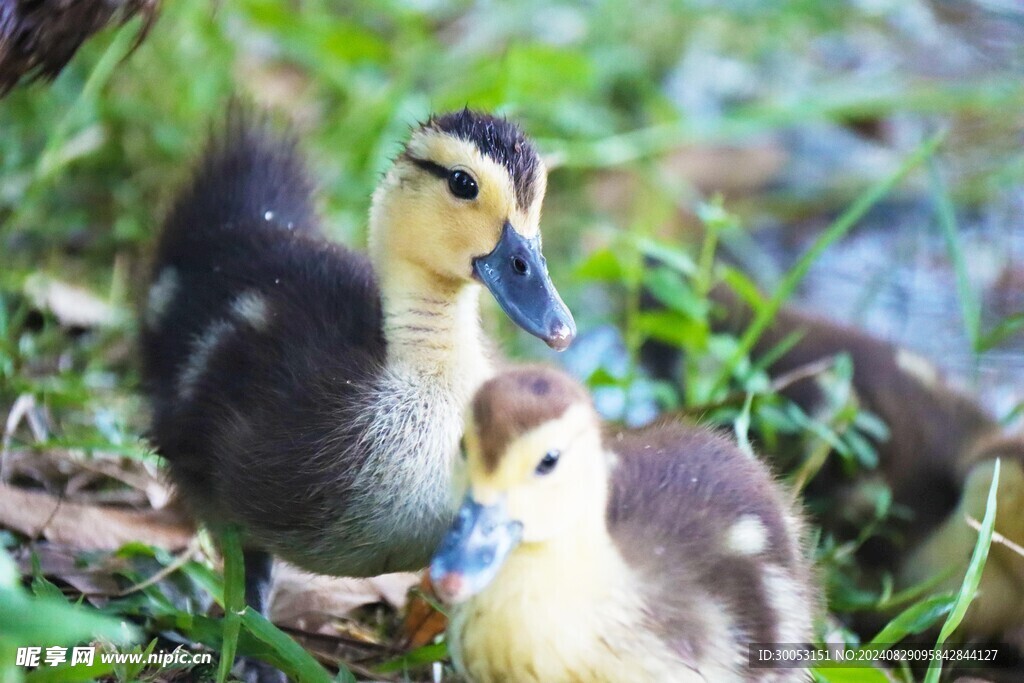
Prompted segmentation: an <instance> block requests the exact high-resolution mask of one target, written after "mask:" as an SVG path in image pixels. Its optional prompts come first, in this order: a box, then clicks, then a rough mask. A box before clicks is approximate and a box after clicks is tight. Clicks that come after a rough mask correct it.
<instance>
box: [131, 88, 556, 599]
mask: <svg viewBox="0 0 1024 683" xmlns="http://www.w3.org/2000/svg"><path fill="white" fill-rule="evenodd" d="M545 187H546V171H545V168H544V165H543V163H542V161H541V159H540V157H539V156H538V154H537V152H536V151H535V149H534V147H533V145H532V144H531V142H530V140H529V139H528V138H527V137H526V136H525V135H524V134H523V133H522V131H521V130H520V129H519V128H518V127H517V126H516V125H514V124H513V123H510V122H508V121H506V120H504V119H500V118H496V117H493V116H490V115H487V114H482V113H476V112H473V111H470V110H468V109H467V110H464V111H459V112H455V113H451V114H445V115H441V116H434V117H432V118H430V119H429V120H428V121H427V122H426V123H424V124H422V125H420V126H418V127H416V128H415V129H414V130H413V131H412V134H411V137H410V139H409V141H408V143H407V144H406V145H405V148H404V149H403V150H402V152H401V154H399V155H398V157H397V158H396V160H395V161H394V163H393V165H392V167H391V168H390V170H388V171H387V173H386V175H385V176H384V177H383V179H382V181H381V184H380V186H379V187H378V188H377V190H376V192H375V193H374V195H373V200H372V208H371V211H370V219H369V242H370V254H369V258H367V257H366V256H363V255H361V254H357V253H355V252H353V251H351V250H349V249H347V248H345V247H343V246H341V245H339V244H336V243H333V242H331V241H329V240H328V239H326V238H325V237H324V235H323V234H322V233H321V231H320V227H319V223H318V220H317V217H316V212H315V210H314V206H313V203H314V200H313V183H312V181H311V180H310V177H309V175H308V173H307V171H306V169H305V167H304V164H303V161H302V159H301V157H300V155H299V153H298V151H297V145H296V141H295V139H294V138H293V137H292V136H289V135H279V134H276V133H274V132H273V130H272V128H271V126H270V125H269V124H268V123H266V121H265V119H264V118H261V117H260V116H258V115H255V114H253V113H252V112H251V111H248V110H246V108H244V107H239V106H233V107H231V108H229V113H228V116H227V124H226V126H225V127H224V129H223V130H222V131H221V132H220V133H218V134H215V135H214V136H213V138H212V139H211V141H210V142H209V144H208V147H207V150H206V152H205V154H204V155H203V157H202V159H201V161H200V163H199V165H198V168H197V170H196V172H195V175H194V177H193V179H192V181H191V183H190V184H188V185H187V186H186V187H185V188H184V189H183V190H182V191H181V193H180V194H179V195H178V197H177V199H176V200H175V202H174V204H173V208H172V209H171V211H170V213H169V216H168V218H167V220H166V223H165V225H164V227H163V232H162V235H161V237H160V241H159V244H158V246H157V250H156V259H155V268H154V276H153V281H152V284H151V286H150V288H149V292H148V301H147V305H146V311H145V315H144V321H143V328H144V329H143V333H142V339H141V342H142V343H141V346H142V355H143V377H144V380H145V385H146V387H147V389H148V393H149V397H150V402H151V404H152V411H153V421H152V428H151V431H152V439H153V442H154V443H155V445H156V446H157V448H158V450H159V452H160V453H161V454H162V455H163V456H164V457H165V458H166V460H167V461H168V463H169V464H170V473H171V475H172V478H173V480H174V482H175V483H176V484H177V486H178V487H179V489H180V491H181V492H182V493H183V495H184V496H185V498H186V499H187V500H188V501H189V502H190V504H191V506H192V507H193V508H194V509H195V510H196V511H197V512H198V514H199V516H200V517H201V519H203V520H204V521H205V522H206V523H207V524H208V525H210V526H212V527H213V528H220V527H223V526H225V525H234V526H237V527H239V528H240V529H241V531H242V534H243V542H244V543H245V545H246V546H247V547H248V548H249V549H250V550H251V551H253V552H251V553H250V554H249V555H247V557H246V560H247V564H248V565H249V569H248V570H247V571H248V572H250V579H252V581H251V582H250V584H249V585H248V591H247V592H248V598H249V600H250V604H252V605H254V606H261V605H260V603H262V602H263V601H264V599H265V597H266V596H265V590H266V585H265V581H262V580H261V578H260V577H262V578H263V579H266V578H267V575H268V574H269V568H270V562H269V558H268V557H267V556H266V555H265V554H262V553H264V552H269V553H272V554H273V555H276V556H279V557H281V558H284V559H287V560H288V561H290V562H292V563H294V564H296V565H298V566H300V567H302V568H304V569H306V570H309V571H312V572H319V573H324V574H333V575H344V576H371V575H376V574H381V573H385V572H393V571H399V570H415V569H419V568H422V567H423V566H425V565H426V564H427V562H428V561H429V559H430V555H431V552H432V551H433V549H434V548H435V547H436V545H437V543H438V541H439V540H440V538H441V536H442V535H443V533H444V531H445V529H446V527H447V526H448V524H449V522H450V521H451V519H452V514H453V512H454V508H455V505H454V502H453V501H452V500H451V498H450V495H449V483H450V482H449V480H450V472H451V462H452V459H453V457H454V455H455V454H456V453H457V451H458V448H457V446H458V442H459V438H460V436H461V433H462V419H461V415H462V411H463V409H464V407H465V405H466V404H467V403H468V401H469V400H470V398H471V396H472V394H473V392H474V391H475V389H476V388H477V387H478V386H479V385H480V384H481V383H482V382H483V381H484V380H486V379H487V378H488V377H489V376H490V375H491V374H492V373H493V370H492V367H493V363H494V359H493V358H492V354H491V353H490V351H489V349H488V346H487V342H486V339H485V335H484V333H483V331H482V329H481V326H480V320H479V312H478V306H479V304H478V300H479V293H480V289H481V285H482V286H483V287H486V288H487V289H488V290H490V292H491V293H492V294H493V296H494V297H495V299H496V300H497V301H498V303H499V304H500V305H501V307H502V308H503V309H504V310H505V312H506V313H507V314H508V315H509V316H510V317H511V318H512V320H513V321H515V322H516V323H518V324H519V325H520V326H521V327H523V328H524V329H526V330H527V331H528V332H531V333H532V334H534V335H536V336H538V337H540V338H541V339H543V340H544V341H545V342H547V343H548V344H549V345H550V346H552V347H553V348H555V349H559V350H561V349H564V348H565V347H566V346H568V345H569V343H570V342H571V341H572V339H573V337H574V335H575V332H576V330H575V323H574V322H573V319H572V316H571V314H570V313H569V311H568V309H567V308H566V306H565V304H564V303H563V302H562V300H561V298H560V297H559V295H558V292H557V291H556V290H555V288H554V285H553V284H552V283H551V280H550V278H549V276H548V271H547V266H546V262H545V260H544V257H543V255H542V252H541V239H540V232H539V224H540V213H541V203H542V201H543V197H544V193H545Z"/></svg>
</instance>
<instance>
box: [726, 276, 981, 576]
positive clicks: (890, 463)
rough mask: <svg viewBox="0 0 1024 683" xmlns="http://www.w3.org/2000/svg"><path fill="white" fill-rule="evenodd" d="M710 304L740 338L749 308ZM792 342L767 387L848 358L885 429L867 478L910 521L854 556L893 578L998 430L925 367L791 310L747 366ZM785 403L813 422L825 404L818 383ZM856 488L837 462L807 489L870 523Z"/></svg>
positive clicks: (950, 505) (809, 380)
mask: <svg viewBox="0 0 1024 683" xmlns="http://www.w3.org/2000/svg"><path fill="white" fill-rule="evenodd" d="M712 299H713V301H714V302H715V303H717V304H718V305H719V306H720V308H721V313H722V316H721V317H720V318H719V320H718V322H717V323H716V326H717V329H719V330H721V331H730V332H734V333H740V332H741V331H742V330H744V329H745V328H746V326H747V325H748V324H749V323H750V321H751V317H752V314H751V311H750V308H749V307H748V306H747V305H746V304H745V303H744V302H742V301H740V300H739V299H738V298H737V297H736V295H735V294H733V293H732V292H731V291H728V290H727V289H726V288H724V287H718V288H716V289H715V290H714V291H713V292H712ZM794 334H795V335H799V341H797V342H796V343H795V344H794V345H793V346H792V348H790V349H789V350H788V351H787V352H786V353H784V354H783V355H782V356H781V357H779V358H778V359H777V360H775V361H774V362H773V363H772V364H771V365H770V366H769V367H768V372H769V375H770V376H771V377H772V378H779V377H782V376H784V375H786V374H787V373H791V372H794V371H796V370H799V369H800V368H806V367H808V366H811V365H813V364H815V363H818V362H820V361H823V360H828V359H831V358H834V357H836V356H838V355H840V354H848V355H849V356H850V359H851V360H852V365H853V379H852V384H853V389H854V391H855V392H856V396H857V400H858V402H859V404H860V405H861V406H862V407H863V408H865V409H867V410H868V411H870V412H871V413H873V414H875V415H876V416H878V417H879V418H881V420H882V421H883V422H884V423H885V424H886V426H887V427H888V430H889V437H888V439H885V440H880V441H875V442H874V444H873V445H874V446H875V448H876V450H877V452H878V456H879V464H878V467H877V469H876V470H874V471H872V472H870V473H866V474H865V477H866V478H868V479H872V480H876V481H879V482H881V483H884V484H885V485H887V486H888V487H889V488H890V489H891V490H892V499H893V503H894V504H895V505H897V506H899V507H900V508H902V509H903V510H907V511H910V513H911V515H910V516H909V517H908V518H901V519H896V520H893V522H894V528H893V529H892V530H893V531H894V532H895V534H896V535H895V536H893V537H891V538H879V537H876V538H873V539H871V540H870V541H869V542H868V543H866V544H865V545H864V546H862V547H861V548H860V550H859V552H858V556H859V557H860V558H861V560H862V561H863V562H864V563H865V565H866V566H868V567H873V568H875V569H877V570H879V571H894V570H895V569H896V568H897V566H898V563H899V560H900V557H901V556H902V554H903V553H904V552H905V551H906V549H907V548H908V547H909V546H910V545H912V544H913V543H914V542H915V539H920V538H923V537H924V536H925V535H927V534H928V533H930V532H931V531H932V530H933V529H934V528H935V527H936V526H938V525H939V524H941V523H942V521H943V520H945V519H946V517H947V516H948V515H949V514H950V512H951V511H952V510H953V509H954V508H955V507H956V505H957V502H958V500H959V499H960V491H961V487H962V485H963V481H962V476H961V473H960V472H959V470H958V467H959V465H958V462H959V461H960V460H961V459H962V458H963V457H964V456H965V454H966V453H967V452H969V451H970V450H971V448H972V447H973V444H975V443H976V442H977V441H978V439H980V438H983V437H984V436H986V435H988V434H992V433H996V432H998V431H999V426H998V424H997V423H996V421H995V420H994V419H992V418H991V417H990V416H989V415H988V414H986V413H985V411H984V410H982V408H981V407H980V406H979V405H978V403H977V402H976V401H975V400H974V399H973V398H972V397H970V396H968V395H966V394H964V393H962V392H960V391H958V390H957V389H955V388H954V387H952V386H951V385H950V384H949V383H948V382H947V381H946V380H945V378H944V377H943V376H942V374H941V373H940V372H939V371H938V370H937V369H936V368H935V367H934V366H933V365H932V364H931V363H930V362H928V361H927V360H926V359H924V358H922V357H920V356H918V355H916V354H914V353H913V352H911V351H908V350H907V349H903V348H900V347H899V346H896V345H894V344H890V343H888V342H886V341H883V340H881V339H878V338H876V337H874V336H872V335H870V334H867V333H865V332H863V331H861V330H858V329H856V328H854V327H851V326H848V325H842V324H839V323H835V322H831V321H829V320H826V319H824V318H821V317H819V316H814V315H810V314H808V313H804V312H802V311H799V310H797V309H795V308H793V307H784V308H783V309H782V310H780V311H779V313H778V315H777V316H776V319H775V322H774V323H773V324H772V326H771V327H769V328H768V329H767V330H766V332H765V333H764V335H762V336H761V338H760V339H759V340H758V342H757V344H756V346H755V347H754V349H753V352H752V356H753V357H754V358H759V357H762V356H764V355H765V354H767V353H769V352H770V351H772V350H773V349H774V348H776V347H777V346H778V345H779V344H781V343H782V342H783V341H784V340H786V339H787V338H789V337H791V336H792V335H794ZM782 394H783V395H784V396H786V397H787V398H789V399H791V400H792V401H794V402H795V403H796V404H797V405H799V406H800V407H801V408H802V409H803V410H804V411H805V412H807V413H809V414H814V413H815V412H817V411H818V410H819V407H820V405H821V403H822V401H823V400H824V394H823V392H822V389H821V387H820V385H819V384H818V381H817V379H816V378H814V377H806V378H803V379H800V380H798V381H796V382H793V383H791V384H789V385H788V386H786V387H785V388H784V389H783V390H782ZM863 480H864V477H862V478H861V479H859V480H857V481H863ZM856 483H857V482H856V481H853V480H851V479H850V478H849V477H848V476H847V475H846V474H844V473H843V472H842V471H841V468H840V467H839V464H838V463H837V462H835V461H833V462H830V463H829V464H828V465H827V466H826V468H825V470H824V471H823V472H822V474H821V475H819V477H818V478H817V480H816V481H815V482H814V483H813V485H812V489H811V493H812V495H818V496H827V497H829V498H830V499H832V500H838V501H840V502H839V503H837V504H836V505H835V507H836V508H837V509H841V510H842V511H843V515H844V519H845V518H846V517H858V516H859V515H860V513H859V512H858V510H859V509H860V508H862V507H863V508H864V510H863V515H862V516H864V517H865V518H866V519H865V521H868V519H870V518H872V517H873V515H874V514H875V513H874V507H873V502H870V501H863V502H862V501H861V500H860V497H859V496H858V495H857V493H856ZM823 521H824V522H825V524H826V526H827V527H829V528H833V530H838V531H840V533H841V535H842V533H843V531H842V529H840V528H839V527H832V526H831V524H830V522H829V521H828V520H827V519H824V520H823ZM838 523H839V522H837V524H838ZM844 523H845V522H844ZM861 526H862V525H861V524H859V523H854V524H853V528H851V529H849V530H848V531H849V532H850V533H851V534H857V533H859V530H860V528H861Z"/></svg>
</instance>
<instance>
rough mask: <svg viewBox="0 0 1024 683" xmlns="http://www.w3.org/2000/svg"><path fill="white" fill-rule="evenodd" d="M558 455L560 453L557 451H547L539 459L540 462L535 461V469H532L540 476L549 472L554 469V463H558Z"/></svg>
mask: <svg viewBox="0 0 1024 683" xmlns="http://www.w3.org/2000/svg"><path fill="white" fill-rule="evenodd" d="M560 455H561V453H559V452H558V451H548V452H547V453H545V454H544V457H543V458H541V459H540V462H539V463H537V469H536V470H534V471H535V472H536V473H537V474H539V475H541V476H543V475H545V474H548V473H550V472H551V470H553V469H555V465H557V464H558V456H560Z"/></svg>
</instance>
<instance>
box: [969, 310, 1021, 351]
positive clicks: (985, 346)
mask: <svg viewBox="0 0 1024 683" xmlns="http://www.w3.org/2000/svg"><path fill="white" fill-rule="evenodd" d="M1021 330H1024V312H1021V313H1014V314H1013V315H1011V316H1008V317H1006V318H1003V319H1002V320H1001V321H999V324H997V325H996V326H995V327H994V328H992V329H991V330H989V331H988V332H986V333H985V334H984V335H983V336H982V337H981V339H980V340H978V349H977V350H978V353H983V352H985V351H990V350H991V349H993V348H995V347H997V346H999V345H1000V344H1002V343H1003V342H1004V341H1006V340H1007V339H1009V338H1010V337H1012V336H1013V335H1015V334H1017V333H1018V332H1020V331H1021Z"/></svg>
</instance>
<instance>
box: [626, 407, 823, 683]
mask: <svg viewBox="0 0 1024 683" xmlns="http://www.w3.org/2000/svg"><path fill="white" fill-rule="evenodd" d="M614 448H615V450H616V452H617V453H618V454H619V457H618V462H617V464H616V465H615V466H614V469H613V470H612V487H611V496H610V500H609V503H608V516H607V523H608V528H609V533H610V535H611V537H612V539H613V540H614V543H615V545H616V547H617V548H618V549H619V552H620V554H621V555H622V557H623V558H626V560H627V563H628V564H629V566H630V571H631V573H632V574H633V576H634V577H635V579H634V580H635V581H636V582H637V585H638V586H639V587H640V588H639V590H640V592H641V594H642V595H643V601H644V604H645V605H646V606H647V609H646V615H645V616H646V618H647V619H648V620H650V621H651V622H653V623H655V624H657V625H658V629H659V631H661V632H663V633H666V634H674V635H673V636H671V637H670V638H669V639H668V642H669V643H671V644H672V645H674V646H675V647H676V648H678V652H677V654H680V655H685V656H686V658H688V659H689V660H691V661H692V662H695V663H696V666H697V670H699V671H701V672H702V673H703V675H705V676H706V677H707V680H723V681H725V680H734V681H789V680H805V678H806V672H804V671H802V670H797V669H791V670H771V669H757V668H750V667H749V666H748V664H749V661H748V656H749V648H750V647H751V646H752V645H753V644H755V643H762V644H765V643H788V644H796V643H809V642H811V641H812V621H813V618H814V616H815V615H816V614H817V613H818V610H819V607H820V604H819V601H820V598H819V597H818V595H817V593H816V591H815V577H814V573H813V571H812V569H811V561H810V559H809V557H810V553H809V550H808V548H807V547H806V545H805V535H804V524H803V519H802V516H801V514H800V512H799V510H798V509H797V508H796V506H795V505H794V502H793V500H792V498H791V497H790V496H789V494H788V493H787V492H786V491H784V489H783V488H782V487H781V486H779V485H778V484H777V483H776V482H775V481H774V480H773V477H772V475H771V473H770V472H769V471H768V469H767V468H766V467H765V466H764V465H763V463H761V462H760V461H758V460H756V459H755V458H753V457H750V456H748V455H746V454H744V453H743V452H741V451H740V450H739V449H738V448H737V447H736V445H735V444H734V443H732V442H731V441H730V440H728V439H727V438H725V437H723V436H720V435H718V434H715V433H713V432H710V431H707V430H704V429H699V428H696V427H692V426H688V425H681V424H665V425H661V426H657V427H654V428H650V429H646V430H643V431H640V432H635V433H627V434H623V435H622V438H621V439H620V440H619V441H617V442H615V446H614ZM712 672H715V673H712Z"/></svg>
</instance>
